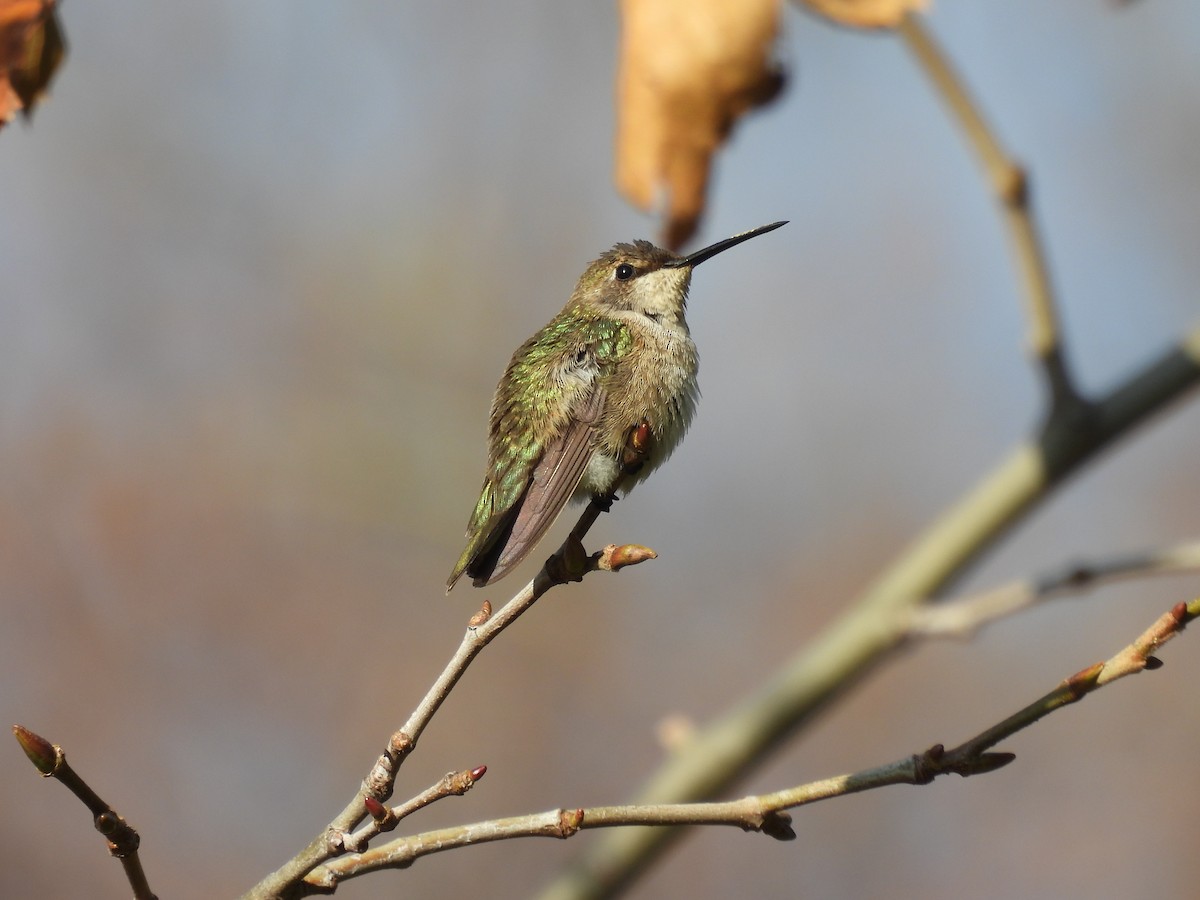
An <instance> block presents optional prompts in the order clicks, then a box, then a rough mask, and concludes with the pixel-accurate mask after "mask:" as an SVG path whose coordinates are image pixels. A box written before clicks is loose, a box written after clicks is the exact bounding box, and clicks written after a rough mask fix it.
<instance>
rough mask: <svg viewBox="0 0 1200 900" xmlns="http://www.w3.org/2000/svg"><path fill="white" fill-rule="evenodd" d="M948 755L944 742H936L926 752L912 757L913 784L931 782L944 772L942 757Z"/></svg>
mask: <svg viewBox="0 0 1200 900" xmlns="http://www.w3.org/2000/svg"><path fill="white" fill-rule="evenodd" d="M945 755H946V747H945V745H944V744H934V745H933V746H932V747H930V748H929V749H928V750H926V751H925V752H924V753H914V754H913V757H912V766H913V784H929V782H931V781H933V779H934V778H936V777H937V776H938V775H940V774H941V772H942V758H943V757H944V756H945Z"/></svg>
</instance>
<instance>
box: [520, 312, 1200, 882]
mask: <svg viewBox="0 0 1200 900" xmlns="http://www.w3.org/2000/svg"><path fill="white" fill-rule="evenodd" d="M1198 383H1200V326H1197V327H1196V328H1194V329H1193V330H1192V331H1191V332H1190V333H1188V334H1187V335H1186V336H1185V337H1184V339H1183V340H1182V341H1180V343H1179V344H1178V345H1177V346H1175V347H1172V348H1170V349H1169V350H1168V351H1167V352H1165V353H1162V354H1160V355H1159V356H1158V357H1157V358H1155V359H1152V360H1151V361H1150V362H1148V363H1147V364H1146V365H1145V366H1144V367H1143V368H1142V369H1141V370H1140V371H1138V372H1136V373H1135V374H1134V375H1132V376H1131V377H1129V378H1128V379H1127V380H1126V381H1124V382H1123V383H1121V384H1120V385H1118V386H1117V387H1116V388H1115V389H1114V390H1113V391H1111V392H1110V393H1109V394H1108V395H1106V396H1105V397H1103V398H1102V399H1101V400H1100V401H1099V402H1098V403H1097V409H1098V415H1097V420H1098V421H1099V422H1100V423H1101V426H1100V427H1099V428H1097V429H1083V430H1081V431H1079V432H1077V433H1069V432H1067V433H1064V435H1062V436H1060V437H1057V438H1055V439H1053V440H1051V439H1049V438H1048V437H1047V436H1045V435H1043V437H1042V438H1041V439H1040V440H1039V441H1038V442H1036V443H1028V444H1022V445H1018V446H1017V447H1016V448H1015V449H1014V450H1013V451H1012V452H1011V453H1010V454H1009V455H1008V457H1007V458H1006V459H1005V460H1003V461H1002V462H1001V463H1000V464H999V465H998V466H997V467H996V468H995V469H994V470H993V471H992V472H990V473H988V474H987V475H985V476H984V477H983V478H982V479H981V480H980V482H979V483H978V484H977V485H976V486H975V487H974V488H973V489H971V490H970V491H968V492H967V493H966V494H965V495H964V496H963V497H962V498H961V499H960V500H959V501H958V502H956V503H955V504H954V505H953V506H952V507H951V508H950V509H948V510H947V511H946V512H944V513H943V514H942V515H941V516H940V517H939V518H938V519H937V520H936V521H934V522H933V523H932V524H931V525H930V526H929V527H928V528H927V529H926V530H925V531H924V533H922V534H920V535H918V536H917V538H916V539H915V540H914V542H913V543H912V544H911V545H910V546H908V547H906V548H905V549H904V550H903V551H902V552H901V553H900V554H899V556H897V558H896V559H895V560H893V561H892V563H891V564H890V565H889V566H888V567H887V568H885V569H884V571H883V572H882V573H881V574H880V576H879V577H878V578H877V579H876V581H875V582H874V583H873V584H871V585H870V586H869V587H868V588H867V590H866V591H865V592H864V593H863V594H861V595H860V596H859V597H858V598H857V599H856V600H855V601H854V602H853V603H852V604H850V605H849V606H848V608H847V611H846V613H844V614H843V615H842V616H841V618H839V619H838V620H837V621H835V622H834V623H833V624H832V625H830V626H829V627H828V628H827V629H826V630H825V631H824V632H823V633H821V634H820V635H818V636H816V637H815V638H814V639H813V640H812V641H811V642H810V643H809V644H808V645H807V646H805V647H803V648H802V649H800V650H799V651H798V652H797V653H796V654H795V655H794V656H793V657H792V658H791V659H789V660H787V661H785V662H784V663H783V665H782V666H781V667H780V668H779V669H778V670H777V671H776V672H775V673H774V674H772V675H771V676H770V677H769V678H768V679H767V680H766V681H765V683H764V684H763V685H762V686H761V687H760V688H759V689H758V690H756V691H755V692H754V693H752V694H750V695H748V696H747V697H745V698H744V699H743V700H742V701H741V702H740V703H739V704H737V705H736V706H734V707H733V708H731V709H729V710H727V711H726V712H724V713H723V714H721V715H720V716H718V717H717V718H716V719H715V720H714V721H713V722H712V723H710V724H709V725H707V726H705V727H703V728H701V729H699V730H697V731H696V732H695V734H694V735H693V737H692V739H691V740H690V741H688V742H687V743H686V744H685V745H684V746H683V747H681V748H680V749H679V750H678V751H677V752H676V753H674V754H672V755H671V756H670V757H669V758H668V759H667V760H666V761H665V762H664V763H663V765H662V766H661V767H660V768H659V770H658V771H657V772H656V773H655V774H654V775H653V776H652V777H651V780H650V781H649V783H648V784H646V785H645V786H644V787H643V788H642V790H641V791H640V792H639V795H638V802H641V803H666V802H679V801H687V800H702V799H708V798H711V797H713V796H715V795H717V794H718V793H720V792H722V791H724V790H726V789H728V787H729V786H730V785H731V784H732V783H733V782H734V781H735V780H737V779H738V778H739V777H740V776H742V775H743V774H745V773H746V772H747V771H749V770H750V769H751V768H752V767H753V766H755V765H756V764H757V763H758V762H759V761H761V760H762V759H764V758H765V757H766V756H767V755H768V754H769V753H770V751H771V750H773V749H774V748H775V747H776V746H778V745H779V744H780V743H782V742H783V740H784V739H785V738H787V737H788V736H789V735H790V734H791V733H792V732H794V731H795V730H797V729H798V728H800V727H801V726H802V725H804V724H805V723H807V722H808V720H809V719H810V718H811V717H812V716H813V715H814V714H815V713H816V712H818V711H819V710H820V709H822V708H823V707H824V706H825V705H826V704H828V703H830V702H832V701H833V700H834V699H835V698H836V697H837V696H838V695H839V694H840V693H841V692H842V691H843V690H846V689H847V688H848V687H849V686H851V685H852V684H854V683H856V682H857V680H858V679H860V678H861V677H863V676H864V675H865V674H866V673H867V672H868V671H870V669H871V668H873V667H874V666H876V665H878V664H880V663H881V662H882V661H883V660H884V659H886V658H887V656H888V655H889V654H890V653H891V652H893V651H894V650H896V648H897V647H899V646H900V644H901V643H902V642H903V637H902V631H901V630H898V629H896V628H895V621H896V617H897V616H899V615H902V614H903V612H904V610H905V609H907V608H911V607H914V606H918V605H920V604H921V603H923V602H925V601H926V600H927V599H928V598H929V597H931V596H933V595H934V594H936V593H937V592H938V591H941V590H944V589H945V588H946V587H947V585H949V583H950V582H951V581H952V580H953V579H954V578H956V577H957V576H959V575H961V574H962V573H963V572H964V571H965V570H966V568H967V567H968V566H969V565H970V564H971V563H972V562H973V561H974V560H975V559H976V558H977V557H978V556H979V555H981V554H982V553H983V552H984V551H985V550H987V549H989V548H990V547H992V546H993V545H994V544H995V543H997V542H998V541H999V540H1000V538H1002V537H1003V536H1004V535H1006V534H1008V532H1009V531H1010V530H1011V529H1012V528H1013V527H1014V526H1015V525H1016V524H1017V523H1018V522H1019V521H1020V520H1021V519H1022V518H1023V517H1024V516H1025V515H1027V514H1028V513H1030V512H1031V511H1032V510H1033V509H1035V508H1036V507H1037V506H1038V505H1039V504H1040V503H1042V502H1043V501H1045V500H1046V499H1048V498H1049V497H1051V496H1052V495H1053V494H1054V492H1055V489H1056V488H1057V487H1058V486H1059V485H1060V484H1062V483H1063V481H1064V480H1065V479H1066V477H1067V476H1068V475H1071V474H1074V473H1076V472H1078V471H1079V470H1080V469H1081V468H1082V467H1083V465H1084V464H1085V463H1087V462H1089V461H1090V460H1092V459H1094V458H1095V457H1096V455H1097V454H1098V453H1099V452H1100V451H1101V450H1103V449H1105V448H1106V447H1108V446H1109V445H1111V444H1112V443H1113V442H1115V441H1116V440H1117V439H1118V438H1120V437H1123V436H1125V435H1127V434H1129V433H1130V432H1131V431H1132V430H1133V429H1134V428H1135V427H1136V426H1137V425H1140V424H1141V423H1142V422H1144V421H1145V420H1146V419H1148V418H1149V417H1150V416H1152V415H1154V414H1155V413H1158V412H1161V411H1162V410H1163V409H1164V408H1165V407H1166V406H1167V405H1168V404H1170V403H1172V402H1173V401H1175V400H1178V399H1179V398H1180V397H1182V396H1183V395H1184V394H1185V393H1186V392H1187V391H1188V390H1189V389H1191V388H1193V387H1194V386H1196V385H1197V384H1198ZM681 834H682V832H681V831H680V830H679V829H667V828H660V829H653V830H646V829H636V830H635V829H625V830H620V831H616V832H613V833H612V834H608V835H605V836H604V838H603V839H602V840H600V841H597V842H595V843H593V844H592V845H590V846H589V847H588V849H587V850H586V851H585V853H584V854H583V857H582V858H581V859H580V860H577V861H576V862H575V863H574V864H572V865H571V866H570V868H569V869H568V870H567V871H565V872H564V873H563V874H562V875H561V877H560V878H559V879H558V880H556V881H555V882H553V883H552V884H551V885H550V886H548V888H547V889H546V890H545V891H544V892H543V893H542V894H541V895H539V896H540V897H541V898H542V900H568V898H570V900H579V898H600V897H608V896H612V895H613V894H615V893H616V892H617V891H619V890H620V889H621V888H622V887H623V886H625V885H627V884H628V883H629V882H630V881H631V880H632V879H633V878H634V877H635V876H636V874H637V873H638V872H640V871H641V870H643V869H644V868H645V867H646V866H648V865H649V864H650V862H651V861H652V860H653V858H654V857H656V856H657V855H658V854H660V853H662V852H663V851H664V850H665V849H666V848H667V846H668V845H669V843H670V842H671V841H672V840H675V839H677V838H678V837H679V836H680V835H681Z"/></svg>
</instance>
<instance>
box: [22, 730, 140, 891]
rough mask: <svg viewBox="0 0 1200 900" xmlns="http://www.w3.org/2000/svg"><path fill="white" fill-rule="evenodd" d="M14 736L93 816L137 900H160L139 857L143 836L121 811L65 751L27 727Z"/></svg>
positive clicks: (36, 763) (39, 766)
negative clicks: (86, 778) (74, 766)
mask: <svg viewBox="0 0 1200 900" xmlns="http://www.w3.org/2000/svg"><path fill="white" fill-rule="evenodd" d="M13 734H14V735H16V738H17V743H19V744H20V745H21V749H22V750H24V751H25V755H26V756H28V757H29V761H30V762H32V763H33V764H34V766H36V767H37V770H38V771H39V772H41V773H42V777H43V778H56V779H58V780H59V781H61V782H62V783H63V784H64V785H66V787H67V789H68V790H70V792H71V793H72V794H74V795H75V796H76V797H78V798H79V799H80V801H81V802H82V803H83V805H84V806H86V807H87V808H88V811H89V812H91V814H92V823H93V824H94V825H95V826H96V830H97V831H98V832H100V833H101V834H102V835H104V837H105V840H106V843H107V844H108V852H109V853H110V854H112V855H113V856H115V857H116V858H117V859H119V860H120V861H121V866H122V867H123V868H124V870H125V877H126V878H127V879H128V880H129V886H130V887H131V888H133V896H134V898H135V900H157V898H156V897H155V895H154V892H153V891H151V890H150V883H149V882H148V881H147V880H146V873H145V871H144V870H143V869H142V861H141V858H140V857H139V856H138V846H139V845H140V844H141V842H142V839H141V836H140V835H138V833H137V831H136V830H135V829H134V828H133V826H131V825H130V824H129V823H128V822H126V821H125V820H124V819H123V818H121V816H120V815H118V814H117V811H116V810H115V809H113V808H112V807H111V806H109V805H108V804H107V803H105V802H104V801H103V800H101V799H100V796H99V795H98V794H97V793H96V792H95V791H93V790H92V788H91V786H90V785H88V783H87V782H86V781H84V780H83V778H82V777H80V775H79V774H78V773H77V772H76V771H75V770H74V769H72V768H71V766H70V765H69V764H68V763H67V754H66V753H64V752H63V749H62V747H60V746H58V745H57V744H51V743H50V742H49V741H48V740H46V739H45V738H44V737H42V736H41V735H39V734H35V733H34V732H32V731H30V730H29V729H28V728H26V727H24V726H23V725H14V726H13Z"/></svg>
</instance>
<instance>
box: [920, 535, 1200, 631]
mask: <svg viewBox="0 0 1200 900" xmlns="http://www.w3.org/2000/svg"><path fill="white" fill-rule="evenodd" d="M1195 571H1200V541H1193V542H1190V543H1186V544H1179V545H1178V546H1175V547H1171V548H1169V549H1166V550H1161V551H1158V552H1155V553H1142V554H1135V555H1129V556H1120V557H1111V558H1108V559H1101V560H1096V561H1092V562H1081V563H1074V564H1072V565H1070V566H1067V567H1066V568H1064V569H1063V570H1062V571H1059V572H1056V573H1054V574H1052V575H1047V576H1044V577H1042V578H1038V579H1029V580H1024V581H1012V582H1009V583H1008V584H1004V585H1001V586H1000V587H997V588H993V589H992V590H990V591H985V592H983V593H979V594H973V595H971V596H969V597H962V598H960V599H958V600H953V601H949V602H946V603H943V604H940V605H938V606H918V607H913V608H912V609H909V610H907V611H906V612H905V617H906V620H907V624H906V625H905V626H902V627H905V628H906V630H907V632H908V635H909V636H910V637H953V638H969V637H971V636H973V635H974V634H975V632H976V631H978V630H979V629H980V628H981V627H982V626H984V625H987V624H990V623H991V622H994V621H996V620H997V619H1001V618H1004V617H1005V616H1011V615H1013V614H1015V613H1018V612H1020V611H1021V610H1023V609H1027V608H1029V607H1030V606H1034V605H1036V604H1038V603H1043V602H1045V601H1046V600H1049V599H1051V598H1053V597H1062V596H1067V595H1072V594H1078V593H1082V592H1083V591H1085V590H1089V589H1092V588H1095V587H1099V586H1100V585H1101V584H1105V583H1107V582H1110V581H1116V580H1117V579H1120V578H1134V577H1138V576H1148V575H1167V574H1175V573H1179V572H1195Z"/></svg>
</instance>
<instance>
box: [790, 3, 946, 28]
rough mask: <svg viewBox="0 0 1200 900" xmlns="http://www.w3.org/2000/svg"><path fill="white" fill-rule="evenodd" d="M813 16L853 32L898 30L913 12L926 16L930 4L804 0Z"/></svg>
mask: <svg viewBox="0 0 1200 900" xmlns="http://www.w3.org/2000/svg"><path fill="white" fill-rule="evenodd" d="M801 2H802V3H804V5H805V6H807V7H808V8H809V9H811V10H812V11H813V12H815V13H818V14H820V15H822V16H825V17H826V18H828V19H833V21H835V22H837V23H838V24H839V25H849V26H851V27H852V28H895V27H896V26H897V25H899V24H900V20H901V19H903V18H904V16H905V15H906V14H908V13H910V12H925V11H926V10H928V9H929V6H930V3H931V0H801Z"/></svg>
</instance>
